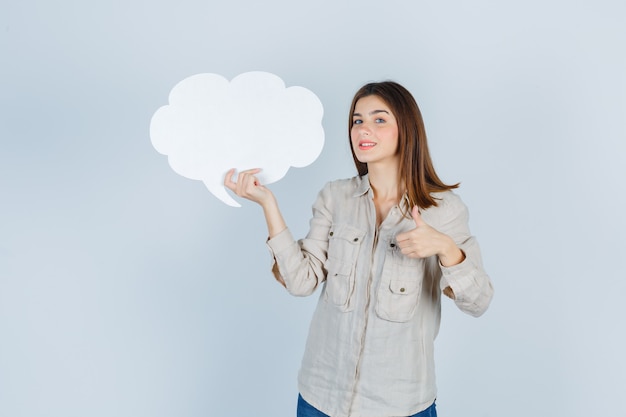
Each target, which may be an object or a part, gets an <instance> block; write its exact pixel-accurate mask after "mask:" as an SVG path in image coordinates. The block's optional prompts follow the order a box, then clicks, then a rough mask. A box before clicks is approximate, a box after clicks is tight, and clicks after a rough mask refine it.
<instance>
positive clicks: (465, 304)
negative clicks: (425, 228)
mask: <svg viewBox="0 0 626 417" xmlns="http://www.w3.org/2000/svg"><path fill="white" fill-rule="evenodd" d="M451 195H452V198H449V199H445V200H444V202H443V205H444V207H442V208H443V209H444V210H443V213H444V215H443V219H442V220H443V222H442V227H441V228H440V229H439V231H440V232H442V233H445V234H447V235H448V236H450V237H451V238H452V239H453V240H454V242H455V243H456V244H457V246H458V247H459V248H460V249H461V250H462V251H463V252H464V254H465V259H464V260H463V262H461V263H459V264H457V265H453V266H449V267H445V266H442V265H441V264H440V266H441V271H442V279H441V289H442V290H443V289H444V288H446V287H448V286H449V287H450V288H452V291H454V296H455V300H454V302H455V303H456V305H457V307H458V308H459V309H461V310H462V311H464V312H466V313H468V314H470V315H472V316H474V317H478V316H480V315H482V314H483V313H484V312H485V311H486V310H487V307H489V303H490V302H491V299H492V298H493V285H492V283H491V279H490V278H489V276H488V275H487V273H486V272H485V269H484V267H483V263H482V257H481V253H480V247H479V246H478V242H477V241H476V238H475V237H474V236H472V235H471V234H470V231H469V212H468V210H467V207H466V206H465V204H464V203H463V202H462V201H461V199H460V198H459V197H458V196H457V195H456V194H451Z"/></svg>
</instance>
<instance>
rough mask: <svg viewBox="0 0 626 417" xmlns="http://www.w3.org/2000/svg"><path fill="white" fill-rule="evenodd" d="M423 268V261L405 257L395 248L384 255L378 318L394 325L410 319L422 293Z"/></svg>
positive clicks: (379, 290)
mask: <svg viewBox="0 0 626 417" xmlns="http://www.w3.org/2000/svg"><path fill="white" fill-rule="evenodd" d="M424 265H425V264H424V260H423V259H414V258H409V257H407V256H404V255H403V254H402V253H401V252H400V251H399V250H398V248H397V247H396V248H395V249H393V250H391V251H390V253H387V256H386V258H385V264H384V267H383V274H382V277H381V281H380V286H379V288H378V299H377V302H376V314H377V315H378V317H380V318H381V319H384V320H388V321H395V322H405V321H408V320H410V319H411V318H412V317H413V315H414V314H415V310H416V309H417V304H418V302H419V299H420V295H421V292H422V283H423V277H424Z"/></svg>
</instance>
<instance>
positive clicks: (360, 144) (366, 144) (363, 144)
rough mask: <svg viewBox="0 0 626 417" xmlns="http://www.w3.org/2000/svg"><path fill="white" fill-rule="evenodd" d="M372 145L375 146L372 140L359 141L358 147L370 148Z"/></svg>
mask: <svg viewBox="0 0 626 417" xmlns="http://www.w3.org/2000/svg"><path fill="white" fill-rule="evenodd" d="M374 146H376V144H375V143H374V142H362V143H359V149H371V148H373V147H374Z"/></svg>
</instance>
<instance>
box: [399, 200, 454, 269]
mask: <svg viewBox="0 0 626 417" xmlns="http://www.w3.org/2000/svg"><path fill="white" fill-rule="evenodd" d="M411 217H413V221H414V222H415V229H412V230H409V231H408V232H403V233H399V234H397V235H396V241H397V242H398V247H399V248H400V252H402V254H404V255H406V256H408V257H409V258H428V257H429V256H433V255H437V256H439V261H440V262H441V264H442V265H443V266H452V265H456V264H458V263H461V262H462V261H463V259H465V255H464V254H463V252H462V251H461V250H460V249H459V248H458V246H457V245H456V243H454V241H453V240H452V238H450V236H448V235H446V234H444V233H440V232H438V231H437V230H435V229H433V228H432V227H430V226H429V225H428V224H427V223H426V222H425V221H424V219H422V216H421V214H420V212H419V210H418V208H417V206H415V207H413V210H411Z"/></svg>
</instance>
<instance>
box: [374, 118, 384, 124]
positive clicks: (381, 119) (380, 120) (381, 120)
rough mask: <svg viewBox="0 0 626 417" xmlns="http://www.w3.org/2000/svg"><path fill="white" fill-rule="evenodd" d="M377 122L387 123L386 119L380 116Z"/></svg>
mask: <svg viewBox="0 0 626 417" xmlns="http://www.w3.org/2000/svg"><path fill="white" fill-rule="evenodd" d="M376 123H385V119H383V118H380V117H378V118H376Z"/></svg>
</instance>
